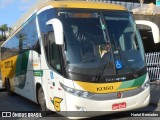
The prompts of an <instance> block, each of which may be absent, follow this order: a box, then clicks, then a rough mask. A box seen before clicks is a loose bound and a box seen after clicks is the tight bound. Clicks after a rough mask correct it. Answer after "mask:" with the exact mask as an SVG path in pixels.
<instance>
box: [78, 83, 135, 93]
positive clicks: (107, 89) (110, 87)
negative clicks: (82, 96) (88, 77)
mask: <svg viewBox="0 0 160 120" xmlns="http://www.w3.org/2000/svg"><path fill="white" fill-rule="evenodd" d="M75 83H76V84H78V85H79V86H80V87H81V88H82V89H83V90H84V91H88V92H91V93H112V92H120V91H126V90H132V89H135V88H136V87H132V88H125V89H119V90H118V88H119V86H120V85H121V84H122V82H114V83H87V82H79V81H75Z"/></svg>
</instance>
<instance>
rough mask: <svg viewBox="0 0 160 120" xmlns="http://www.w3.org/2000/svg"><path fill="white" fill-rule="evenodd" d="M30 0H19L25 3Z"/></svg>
mask: <svg viewBox="0 0 160 120" xmlns="http://www.w3.org/2000/svg"><path fill="white" fill-rule="evenodd" d="M29 1H30V0H21V2H23V3H26V2H29Z"/></svg>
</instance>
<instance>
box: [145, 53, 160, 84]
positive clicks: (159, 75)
mask: <svg viewBox="0 0 160 120" xmlns="http://www.w3.org/2000/svg"><path fill="white" fill-rule="evenodd" d="M145 56H146V63H147V71H148V73H149V78H150V80H151V81H154V80H159V79H160V52H152V53H146V54H145Z"/></svg>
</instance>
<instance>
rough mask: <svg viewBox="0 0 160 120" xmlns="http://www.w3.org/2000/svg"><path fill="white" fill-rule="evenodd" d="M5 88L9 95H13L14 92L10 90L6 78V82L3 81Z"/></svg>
mask: <svg viewBox="0 0 160 120" xmlns="http://www.w3.org/2000/svg"><path fill="white" fill-rule="evenodd" d="M5 88H6V90H7V93H8V95H9V96H13V95H14V92H12V90H11V85H10V82H9V79H7V80H6V82H5Z"/></svg>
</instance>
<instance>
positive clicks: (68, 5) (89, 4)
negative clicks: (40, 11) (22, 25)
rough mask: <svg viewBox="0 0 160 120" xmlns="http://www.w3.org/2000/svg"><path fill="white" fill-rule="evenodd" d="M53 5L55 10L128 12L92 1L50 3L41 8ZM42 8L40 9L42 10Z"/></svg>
mask: <svg viewBox="0 0 160 120" xmlns="http://www.w3.org/2000/svg"><path fill="white" fill-rule="evenodd" d="M47 5H52V6H53V7H54V8H88V9H106V10H126V8H125V7H123V6H120V5H116V4H111V3H104V2H92V1H54V0H52V1H50V2H47V3H46V4H44V5H42V6H41V7H44V6H47ZM41 7H40V8H41Z"/></svg>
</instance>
